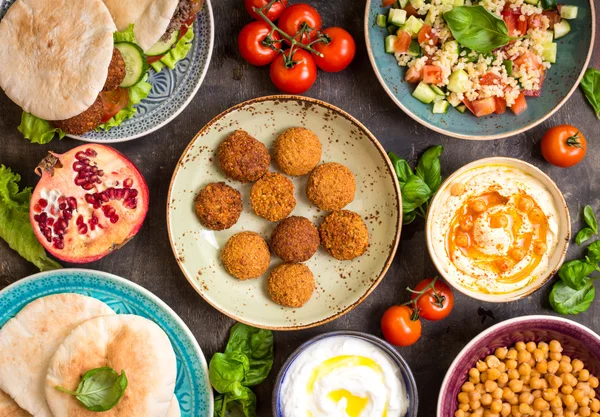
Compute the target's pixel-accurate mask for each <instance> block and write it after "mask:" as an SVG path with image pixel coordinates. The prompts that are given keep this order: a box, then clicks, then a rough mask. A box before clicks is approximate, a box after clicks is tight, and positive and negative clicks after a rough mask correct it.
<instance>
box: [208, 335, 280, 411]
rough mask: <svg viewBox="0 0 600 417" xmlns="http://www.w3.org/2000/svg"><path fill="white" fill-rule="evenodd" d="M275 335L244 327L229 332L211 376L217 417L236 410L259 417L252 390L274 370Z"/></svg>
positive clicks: (211, 364)
mask: <svg viewBox="0 0 600 417" xmlns="http://www.w3.org/2000/svg"><path fill="white" fill-rule="evenodd" d="M274 357H275V354H274V350H273V333H272V332H271V331H269V330H262V329H257V328H254V327H251V326H247V325H245V324H242V323H237V324H235V325H234V326H233V327H232V328H231V331H230V334H229V341H228V342H227V347H226V348H225V352H224V353H215V355H214V356H213V357H212V359H211V360H210V365H209V369H208V376H209V378H210V382H211V384H212V386H213V388H214V389H215V390H216V391H217V392H218V393H219V395H217V396H216V397H215V414H214V415H215V417H224V416H225V415H226V414H227V412H228V411H230V410H232V409H237V411H238V412H240V413H242V415H244V416H246V417H256V395H254V393H253V392H252V390H251V389H250V388H249V387H253V386H255V385H258V384H260V383H261V382H263V381H264V380H265V379H266V378H267V376H268V375H269V373H270V372H271V368H272V367H273V359H274Z"/></svg>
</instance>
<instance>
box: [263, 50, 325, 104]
mask: <svg viewBox="0 0 600 417" xmlns="http://www.w3.org/2000/svg"><path fill="white" fill-rule="evenodd" d="M287 53H288V51H286V55H287ZM292 60H293V62H294V63H293V64H290V66H289V67H288V66H286V63H285V59H284V57H283V56H279V57H277V58H276V59H275V60H273V62H271V68H270V73H271V81H273V84H275V87H277V88H278V89H279V90H281V91H283V92H284V93H289V94H301V93H304V92H305V91H306V90H308V89H309V88H310V87H312V85H313V84H314V83H315V80H316V79H317V66H316V64H315V60H314V59H313V57H312V55H311V54H310V53H309V52H307V51H305V50H304V49H298V50H296V51H295V52H294V57H293V59H292Z"/></svg>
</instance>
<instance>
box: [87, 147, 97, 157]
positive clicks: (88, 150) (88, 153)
mask: <svg viewBox="0 0 600 417" xmlns="http://www.w3.org/2000/svg"><path fill="white" fill-rule="evenodd" d="M85 154H86V155H87V156H92V157H94V156H96V155H98V152H96V151H95V150H93V149H92V148H87V149H86V150H85Z"/></svg>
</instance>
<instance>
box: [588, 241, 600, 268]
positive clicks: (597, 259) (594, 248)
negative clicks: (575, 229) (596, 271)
mask: <svg viewBox="0 0 600 417" xmlns="http://www.w3.org/2000/svg"><path fill="white" fill-rule="evenodd" d="M587 261H588V262H589V263H592V264H594V265H598V263H600V240H597V241H595V242H594V243H592V244H590V245H589V246H588V247H587Z"/></svg>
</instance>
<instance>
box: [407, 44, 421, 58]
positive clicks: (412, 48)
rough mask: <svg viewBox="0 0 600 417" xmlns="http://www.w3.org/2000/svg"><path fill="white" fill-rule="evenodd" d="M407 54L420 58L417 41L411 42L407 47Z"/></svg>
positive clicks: (419, 48) (419, 47)
mask: <svg viewBox="0 0 600 417" xmlns="http://www.w3.org/2000/svg"><path fill="white" fill-rule="evenodd" d="M408 54H409V55H410V56H414V57H418V56H421V46H420V45H419V42H417V41H411V42H410V45H409V46H408Z"/></svg>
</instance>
